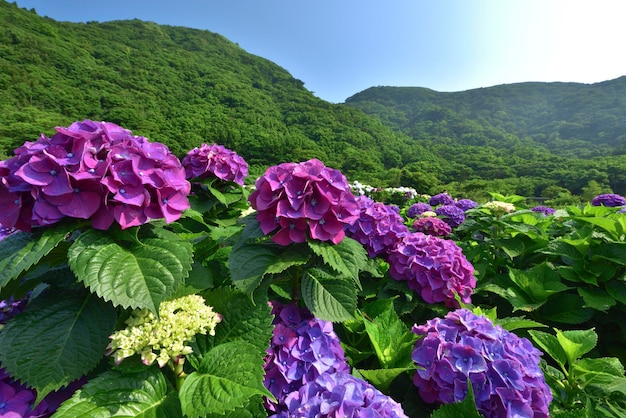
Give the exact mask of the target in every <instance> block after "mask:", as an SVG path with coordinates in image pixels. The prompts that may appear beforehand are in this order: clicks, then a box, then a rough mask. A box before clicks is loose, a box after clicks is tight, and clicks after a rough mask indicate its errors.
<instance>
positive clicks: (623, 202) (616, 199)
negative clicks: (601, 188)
mask: <svg viewBox="0 0 626 418" xmlns="http://www.w3.org/2000/svg"><path fill="white" fill-rule="evenodd" d="M591 205H592V206H610V207H616V206H626V199H625V198H624V197H622V196H620V195H618V194H613V193H605V194H600V195H598V196H596V197H594V198H593V199H592V200H591Z"/></svg>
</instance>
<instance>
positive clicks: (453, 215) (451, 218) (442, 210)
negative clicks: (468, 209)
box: [435, 205, 465, 228]
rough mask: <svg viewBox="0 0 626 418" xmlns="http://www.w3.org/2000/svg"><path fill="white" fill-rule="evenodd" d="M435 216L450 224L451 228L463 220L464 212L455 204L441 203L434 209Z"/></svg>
mask: <svg viewBox="0 0 626 418" xmlns="http://www.w3.org/2000/svg"><path fill="white" fill-rule="evenodd" d="M435 213H436V214H437V216H441V217H442V219H443V221H444V222H445V223H447V224H448V225H450V227H452V228H456V227H457V226H459V225H461V224H462V223H463V222H465V212H463V209H461V208H459V207H458V206H455V205H442V206H439V207H438V208H437V209H435Z"/></svg>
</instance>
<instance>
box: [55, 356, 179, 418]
mask: <svg viewBox="0 0 626 418" xmlns="http://www.w3.org/2000/svg"><path fill="white" fill-rule="evenodd" d="M182 416H183V414H182V411H181V408H180V402H179V401H178V396H177V395H176V392H173V391H171V392H169V391H168V386H167V381H166V380H165V377H164V376H163V374H162V373H161V371H160V370H159V369H158V368H156V367H151V368H149V369H147V370H144V371H142V372H140V373H127V374H124V373H121V372H119V371H117V370H112V371H107V372H104V373H102V374H101V375H99V376H97V377H96V378H94V379H91V380H90V381H89V382H87V383H86V384H85V385H84V386H82V387H81V388H80V389H79V390H78V391H76V392H75V393H74V395H73V396H72V397H71V398H70V399H68V400H67V401H65V402H63V404H62V405H61V406H60V407H59V409H58V410H57V411H56V413H55V414H54V418H76V417H101V418H104V417H138V418H139V417H140V418H162V417H168V418H178V417H181V418H182Z"/></svg>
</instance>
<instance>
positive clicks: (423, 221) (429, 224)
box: [413, 216, 452, 237]
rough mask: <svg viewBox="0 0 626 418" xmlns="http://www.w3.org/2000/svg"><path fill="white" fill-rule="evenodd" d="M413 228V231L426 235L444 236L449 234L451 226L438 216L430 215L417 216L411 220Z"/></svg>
mask: <svg viewBox="0 0 626 418" xmlns="http://www.w3.org/2000/svg"><path fill="white" fill-rule="evenodd" d="M413 230H414V231H415V232H423V233H424V234H427V235H435V236H437V237H445V236H446V235H450V233H451V232H452V228H451V227H450V225H448V224H447V223H445V222H444V221H443V220H441V219H439V218H434V217H432V216H429V217H426V218H419V219H416V220H415V222H413Z"/></svg>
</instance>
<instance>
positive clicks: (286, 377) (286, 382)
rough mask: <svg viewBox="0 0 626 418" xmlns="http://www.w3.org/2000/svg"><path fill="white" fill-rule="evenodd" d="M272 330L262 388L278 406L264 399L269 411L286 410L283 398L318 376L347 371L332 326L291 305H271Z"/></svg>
mask: <svg viewBox="0 0 626 418" xmlns="http://www.w3.org/2000/svg"><path fill="white" fill-rule="evenodd" d="M270 304H271V306H272V314H274V315H275V317H274V321H273V323H274V331H273V337H272V341H271V342H270V347H269V349H268V350H267V356H266V357H265V365H264V369H265V380H264V384H265V387H266V388H267V389H268V390H269V391H270V392H272V394H273V395H274V396H275V397H276V400H277V401H278V403H273V402H271V401H269V400H266V408H267V409H268V410H269V411H273V412H275V413H279V412H280V411H285V410H286V405H285V399H286V396H287V395H288V394H289V393H291V392H294V391H298V389H299V388H300V387H301V386H302V385H304V384H306V383H308V382H312V381H314V380H315V379H316V378H317V377H318V376H320V375H321V374H322V373H326V372H327V373H334V372H336V371H345V372H348V371H349V366H348V364H347V363H346V359H345V354H344V352H343V348H341V344H340V342H339V338H338V337H337V334H335V332H334V330H333V323H332V322H328V321H323V320H321V319H317V318H314V317H313V315H312V314H311V313H310V312H309V310H308V309H306V308H299V307H298V306H297V305H296V304H295V303H290V304H288V305H283V304H281V303H279V302H271V303H270Z"/></svg>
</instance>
